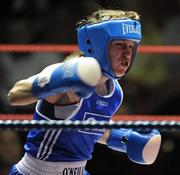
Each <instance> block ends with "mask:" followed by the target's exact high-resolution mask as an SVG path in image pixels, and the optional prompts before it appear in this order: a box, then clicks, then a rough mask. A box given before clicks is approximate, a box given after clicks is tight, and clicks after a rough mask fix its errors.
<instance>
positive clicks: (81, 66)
mask: <svg viewBox="0 0 180 175" xmlns="http://www.w3.org/2000/svg"><path fill="white" fill-rule="evenodd" d="M101 76H102V74H101V68H100V65H99V63H98V62H97V61H96V59H94V58H91V57H87V58H83V57H80V58H75V59H71V60H68V61H66V62H63V63H58V64H55V65H53V66H49V68H48V67H47V68H46V69H44V71H42V72H41V73H40V74H38V75H37V77H36V78H35V79H34V81H33V85H32V92H33V94H34V96H36V97H37V98H39V99H41V98H46V97H49V96H54V95H57V94H59V93H64V92H75V93H76V94H77V95H78V96H80V97H82V98H87V97H89V96H90V95H91V94H92V93H93V92H94V89H95V86H96V85H97V83H98V82H99V80H100V78H101Z"/></svg>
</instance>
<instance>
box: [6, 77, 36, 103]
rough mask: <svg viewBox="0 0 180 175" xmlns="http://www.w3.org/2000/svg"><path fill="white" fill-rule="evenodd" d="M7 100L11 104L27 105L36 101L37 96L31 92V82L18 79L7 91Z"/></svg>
mask: <svg viewBox="0 0 180 175" xmlns="http://www.w3.org/2000/svg"><path fill="white" fill-rule="evenodd" d="M8 101H9V103H10V104H11V105H27V104H31V103H34V102H36V101H37V98H36V97H35V96H34V95H33V94H32V82H31V81H28V80H21V81H18V82H17V83H16V84H15V85H14V87H13V88H12V89H11V90H10V91H9V93H8Z"/></svg>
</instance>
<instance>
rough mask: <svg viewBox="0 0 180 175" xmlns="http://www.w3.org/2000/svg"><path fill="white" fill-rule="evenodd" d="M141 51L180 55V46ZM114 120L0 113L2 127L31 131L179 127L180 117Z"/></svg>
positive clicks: (9, 47) (56, 47)
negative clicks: (74, 119) (33, 118)
mask: <svg viewBox="0 0 180 175" xmlns="http://www.w3.org/2000/svg"><path fill="white" fill-rule="evenodd" d="M77 50H78V47H77V45H65V44H36V45H35V44H0V52H60V53H71V52H74V51H77ZM138 53H140V54H180V46H178V45H177V46H172V45H161V46H160V45H159V46H157V45H142V46H140V47H139V49H138ZM112 119H113V122H112V123H108V122H105V121H84V122H82V121H54V120H53V121H52V120H51V121H47V120H43V121H35V120H32V114H0V130H2V129H15V130H28V129H30V128H51V127H53V128H66V129H68V128H76V129H78V128H91V129H92V128H119V127H123V128H136V129H139V128H141V129H150V128H157V129H160V130H170V131H171V130H173V131H174V130H179V129H180V116H178V115H176V116H173V115H115V116H113V118H112Z"/></svg>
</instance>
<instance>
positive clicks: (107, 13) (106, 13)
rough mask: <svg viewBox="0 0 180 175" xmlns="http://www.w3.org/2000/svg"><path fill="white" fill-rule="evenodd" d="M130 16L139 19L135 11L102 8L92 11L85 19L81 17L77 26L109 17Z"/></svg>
mask: <svg viewBox="0 0 180 175" xmlns="http://www.w3.org/2000/svg"><path fill="white" fill-rule="evenodd" d="M124 18H131V19H134V20H138V21H139V20H140V15H139V14H138V13H137V12H135V11H123V10H104V9H102V10H101V9H100V10H97V11H95V12H94V13H92V15H90V16H88V17H87V18H85V19H82V20H81V21H79V22H78V23H77V26H78V27H79V26H83V25H85V24H95V23H98V22H101V21H104V20H110V19H124Z"/></svg>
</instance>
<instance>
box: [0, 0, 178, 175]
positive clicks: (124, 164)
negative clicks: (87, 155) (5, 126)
mask: <svg viewBox="0 0 180 175" xmlns="http://www.w3.org/2000/svg"><path fill="white" fill-rule="evenodd" d="M99 6H100V7H103V8H111V9H112V8H113V9H122V10H133V11H137V12H138V13H139V14H140V15H141V22H142V32H143V40H142V42H141V44H142V45H179V43H180V0H171V1H164V0H156V1H155V0H151V1H145V0H111V1H109V0H79V1H70V0H66V1H64V0H6V1H2V2H1V5H0V44H9V43H10V44H77V38H76V23H77V21H79V20H80V19H82V18H83V17H86V16H87V15H89V14H91V13H92V12H93V11H94V10H96V9H97V8H98V7H99ZM65 56H66V54H65V53H13V52H11V53H4V52H2V53H0V75H1V76H0V88H1V93H0V113H1V114H10V113H11V114H12V113H13V114H15V113H17V114H19V113H33V112H34V104H33V105H29V106H23V107H12V106H10V105H9V104H8V102H7V98H6V95H7V93H8V91H9V89H10V88H11V87H12V86H13V84H14V83H15V82H16V81H18V80H20V79H23V78H27V77H29V76H31V75H33V74H35V73H38V72H39V71H41V70H42V69H43V68H44V67H46V66H47V65H49V64H52V63H56V62H59V61H61V60H63V58H64V57H65ZM42 59H43V61H42ZM179 78H180V56H179V55H175V54H171V55H167V54H163V55H153V54H149V55H147V54H138V55H137V57H136V59H135V63H134V65H133V67H132V69H131V70H130V72H129V73H128V75H127V76H126V77H125V78H124V79H123V80H120V81H119V82H120V84H121V86H122V88H123V91H124V102H123V104H122V106H121V108H120V109H119V110H118V111H117V114H153V115H179V114H180V105H179V101H180V90H179V89H180V81H179ZM1 135H2V134H0V136H1ZM19 136H20V137H19ZM25 136H26V133H18V138H20V143H21V144H19V145H22V144H23V143H24V141H25ZM4 137H5V138H6V139H7V138H8V134H7V136H4ZM4 137H3V136H1V137H0V140H1V141H0V146H1V144H3V142H4ZM10 138H11V137H10ZM162 138H163V142H162V146H161V150H160V154H159V156H158V159H157V160H156V162H155V163H154V164H153V165H150V166H143V165H137V164H135V163H133V162H131V161H129V160H128V158H127V157H126V155H124V154H122V153H118V152H115V151H112V150H110V149H107V147H105V146H102V145H99V144H97V145H96V146H95V150H94V156H93V158H92V160H90V161H89V162H88V165H87V169H88V171H89V172H90V173H91V174H93V175H96V174H121V175H126V174H127V175H145V174H146V175H157V174H158V175H165V174H170V173H172V174H174V175H178V174H180V170H179V167H178V165H179V164H180V163H179V162H180V151H179V145H180V134H179V132H178V131H176V132H175V131H174V132H168V131H166V132H165V131H163V132H162ZM6 141H7V140H6ZM11 145H12V144H11ZM0 149H1V147H0ZM9 149H10V148H9ZM22 152H23V151H22ZM1 153H2V154H1ZM3 153H4V151H2V150H0V163H1V165H0V167H1V169H3V167H4V166H7V164H10V163H14V162H15V161H17V160H18V158H16V159H13V160H11V161H9V162H8V161H4V160H3ZM2 175H3V173H2Z"/></svg>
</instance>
